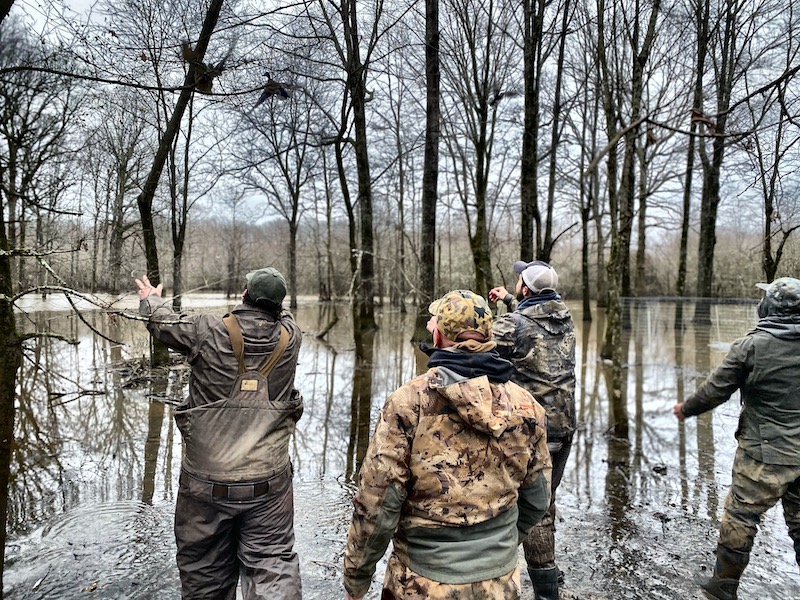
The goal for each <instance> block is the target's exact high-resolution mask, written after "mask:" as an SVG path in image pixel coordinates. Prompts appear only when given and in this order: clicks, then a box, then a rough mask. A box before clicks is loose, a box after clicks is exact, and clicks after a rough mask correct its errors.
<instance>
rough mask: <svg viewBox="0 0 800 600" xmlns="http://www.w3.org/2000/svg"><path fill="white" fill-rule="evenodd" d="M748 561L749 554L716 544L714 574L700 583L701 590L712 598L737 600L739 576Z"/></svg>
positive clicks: (713, 599)
mask: <svg viewBox="0 0 800 600" xmlns="http://www.w3.org/2000/svg"><path fill="white" fill-rule="evenodd" d="M749 561H750V554H748V553H747V552H738V551H736V550H731V549H730V548H727V547H725V546H722V545H717V562H716V564H715V565H714V574H713V575H712V576H711V577H710V578H709V579H708V580H706V581H705V582H703V583H702V584H700V587H702V588H703V592H704V593H705V595H706V596H707V597H708V598H711V599H712V600H737V599H738V596H737V593H736V592H737V590H738V589H739V578H740V577H741V576H742V572H743V571H744V568H745V567H746V566H747V563H748V562H749Z"/></svg>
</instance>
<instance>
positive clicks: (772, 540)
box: [4, 296, 800, 600]
mask: <svg viewBox="0 0 800 600" xmlns="http://www.w3.org/2000/svg"><path fill="white" fill-rule="evenodd" d="M572 305H573V306H575V307H576V310H575V313H576V314H575V324H576V328H577V329H578V336H579V338H578V340H579V343H578V348H577V354H578V356H577V359H578V360H577V375H578V389H577V392H576V393H577V397H576V403H577V412H578V420H579V430H578V432H577V434H576V437H575V440H574V444H573V450H572V454H571V456H570V462H569V464H568V466H567V470H566V472H565V475H564V480H563V482H562V485H561V487H560V488H559V504H560V512H559V515H558V520H557V526H558V533H557V543H558V556H559V559H558V560H559V566H560V567H561V569H562V570H563V571H564V572H565V576H566V588H567V589H568V590H570V591H572V592H573V593H574V597H579V598H598V597H599V598H608V599H615V600H616V599H621V598H637V599H638V598H641V599H644V598H647V599H652V598H656V599H657V598H664V599H672V598H674V599H677V598H685V597H694V596H695V595H696V586H695V585H694V584H693V582H692V579H693V577H694V576H695V574H697V573H698V572H699V570H700V568H701V567H703V566H706V567H708V566H710V565H711V563H712V552H713V549H714V547H715V545H716V535H717V527H718V519H719V514H720V510H721V497H720V493H722V494H724V493H726V492H727V487H728V485H729V483H730V466H731V462H732V458H733V452H734V450H735V440H734V437H733V433H734V431H735V428H736V419H737V415H738V405H737V404H736V402H735V400H734V401H731V402H729V403H728V404H726V405H724V406H722V407H720V408H719V409H717V411H716V412H715V413H714V414H713V415H707V416H706V417H705V418H701V419H692V420H689V421H687V422H686V423H685V424H679V423H678V422H677V421H676V420H675V419H674V417H673V416H672V412H671V409H672V406H673V404H675V403H676V402H679V401H682V400H683V399H684V397H685V396H687V395H688V394H689V393H690V392H691V391H692V390H693V389H694V388H695V386H696V385H697V383H698V382H699V381H702V380H703V379H704V378H705V376H706V375H707V374H708V372H709V370H710V369H712V368H713V367H714V366H716V365H717V364H719V362H720V361H721V359H722V357H723V356H724V354H725V351H726V347H725V346H726V344H728V343H730V342H731V341H732V340H733V339H735V338H736V337H738V336H740V335H742V334H743V333H744V332H746V331H747V330H748V329H749V328H750V327H752V325H753V322H754V319H755V311H754V305H753V304H742V305H719V306H712V308H711V317H712V319H711V320H712V324H711V326H710V327H707V326H702V327H700V326H696V325H693V324H686V325H685V327H675V326H674V315H675V312H676V311H675V309H676V307H675V306H674V305H672V304H666V303H661V304H659V303H650V304H647V303H637V304H636V305H635V306H632V312H631V329H630V330H629V331H626V332H625V335H624V336H623V344H625V348H626V350H625V352H624V353H623V355H625V356H627V357H628V358H627V363H626V364H625V365H623V368H624V372H623V375H624V376H623V389H622V390H621V394H619V396H618V397H619V398H620V402H618V404H617V405H616V406H610V405H609V401H608V398H609V394H608V392H607V387H606V381H607V379H606V377H607V366H606V365H604V363H603V362H602V361H601V360H600V358H599V357H600V348H601V346H602V342H603V340H602V338H603V336H602V331H603V327H604V320H603V313H602V312H601V311H594V316H595V321H594V322H593V323H591V324H586V323H583V321H582V320H581V315H580V312H579V310H577V307H578V303H572ZM131 307H133V303H131ZM185 307H187V308H189V309H191V310H204V311H209V312H214V313H219V314H221V313H222V312H224V311H225V310H227V308H228V304H227V302H226V301H225V300H224V299H223V298H221V297H216V296H205V297H196V298H187V299H186V303H185ZM42 308H43V307H37V306H36V305H35V304H32V305H31V306H30V307H29V312H27V313H26V314H25V315H24V316H22V315H21V317H20V325H21V327H23V328H25V330H26V331H39V332H50V333H56V334H59V335H61V336H64V337H73V338H76V339H79V340H80V344H79V345H77V346H72V345H68V344H66V343H64V342H63V341H60V340H57V339H54V338H44V339H42V340H40V342H39V343H38V344H37V346H36V347H35V349H34V348H33V347H31V349H29V350H28V351H26V353H25V361H24V364H23V367H22V369H21V371H20V384H19V397H18V411H19V412H18V417H17V423H16V431H17V433H16V452H15V454H14V462H13V464H12V465H11V486H10V490H9V493H10V497H9V514H8V522H9V543H8V548H7V553H6V564H5V575H4V583H5V590H4V595H5V597H6V598H11V599H22V598H34V597H35V598H66V599H70V598H78V597H83V596H84V595H85V593H86V592H84V591H83V590H87V591H88V590H94V593H95V596H96V597H99V598H143V599H144V598H155V599H162V598H163V599H177V598H179V597H180V593H179V583H178V575H177V568H176V567H175V565H174V551H175V550H174V541H173V537H172V515H173V503H174V485H175V479H176V478H177V473H178V470H179V467H180V456H181V445H180V444H181V442H180V436H179V435H176V433H175V428H174V424H173V419H172V411H173V405H174V403H175V402H177V401H178V400H179V399H180V397H181V395H182V393H183V387H184V385H185V383H186V378H187V375H188V371H187V369H186V367H185V365H183V364H182V363H180V362H179V361H176V362H175V364H174V365H173V366H172V367H171V368H170V369H169V370H167V371H165V372H160V373H150V372H149V371H148V370H147V369H146V368H145V365H146V357H147V352H148V346H149V343H148V337H147V332H146V330H145V328H144V327H143V325H142V324H141V323H140V322H135V321H129V320H124V319H111V318H109V317H108V316H107V315H104V314H101V313H99V312H87V313H85V314H84V318H85V319H86V320H88V321H89V322H90V323H92V325H93V326H94V327H96V328H97V329H98V330H99V331H101V332H102V334H103V336H97V335H94V334H92V333H91V332H90V330H89V329H88V328H87V327H86V326H85V325H84V324H83V323H81V322H80V321H79V320H78V319H77V318H76V317H75V316H73V315H70V314H69V313H68V312H66V311H53V310H44V309H42ZM44 308H46V307H44ZM689 312H691V311H689ZM411 313H413V311H411V312H410V313H406V314H402V313H400V312H399V311H388V310H387V311H385V312H384V313H383V314H381V315H379V326H380V328H379V329H378V331H376V332H374V333H370V334H368V335H365V336H364V337H363V338H362V339H361V340H360V341H359V343H358V344H354V342H353V333H352V322H351V321H350V314H351V311H350V310H349V309H348V308H347V307H345V306H339V307H337V306H335V305H320V304H319V303H316V302H311V301H308V302H306V303H303V302H302V301H301V305H300V307H299V308H298V310H297V320H298V323H299V324H300V326H301V328H302V329H303V332H304V341H303V347H302V351H301V355H300V363H299V366H298V374H297V381H296V384H297V386H298V388H300V390H301V392H302V393H303V397H304V399H305V412H304V414H303V417H302V419H301V420H300V422H299V423H298V429H297V434H296V436H295V438H294V440H293V442H292V448H291V451H292V459H293V464H294V470H295V515H296V517H295V519H296V530H297V531H296V533H297V551H298V553H299V555H300V557H301V568H302V575H303V586H304V590H303V596H304V598H319V599H326V600H327V599H329V598H337V597H342V596H343V590H342V587H341V583H340V581H341V566H340V565H341V557H342V551H343V544H344V539H345V533H346V529H347V526H348V524H349V518H350V512H351V505H350V499H351V497H352V494H353V491H354V480H355V477H356V473H357V470H358V466H359V465H360V463H361V460H362V459H363V456H364V453H365V452H366V447H367V444H368V442H369V436H370V434H371V431H372V428H373V427H374V424H375V421H376V418H377V415H378V411H379V410H380V407H381V406H382V404H383V401H384V399H385V398H386V396H387V395H388V394H389V393H391V392H392V391H393V390H394V389H395V388H396V387H397V386H398V385H400V384H401V383H402V382H404V381H406V380H407V379H410V378H411V377H413V376H414V375H415V374H417V373H418V372H420V370H421V369H424V364H425V362H424V355H422V354H421V353H420V352H419V351H418V350H417V349H416V348H415V347H413V346H412V345H411V343H410V342H409V340H410V339H411V337H412V332H413V326H414V322H413V320H414V319H413V314H411ZM598 332H599V333H598ZM321 333H324V336H322V337H318V335H317V334H321ZM113 340H119V341H120V342H123V344H119V343H115V342H114V341H113ZM382 569H383V565H379V574H378V575H379V576H380V575H381V571H382ZM523 577H525V576H524V575H523ZM523 584H524V586H525V594H526V595H524V596H523V597H524V598H531V597H532V593H531V591H530V585H529V583H528V582H527V580H525V579H523ZM377 587H378V586H377V585H374V586H373V589H372V591H371V594H370V595H369V596H368V598H373V599H374V598H377V597H378V596H379V593H378V591H377ZM755 590H758V592H757V593H756V592H755ZM741 593H742V597H758V598H760V599H766V600H777V599H784V598H797V597H800V576H798V571H797V566H796V564H795V561H794V554H793V550H792V546H791V542H790V541H789V537H788V535H787V534H786V531H785V525H784V524H783V518H782V514H781V513H780V508H777V509H775V510H773V511H771V512H770V513H768V515H767V517H766V519H765V520H764V523H763V527H762V530H761V531H760V533H759V535H758V537H757V538H756V547H755V549H754V553H753V560H752V562H751V565H750V567H748V569H747V571H746V572H745V577H744V580H743V582H742V586H741Z"/></svg>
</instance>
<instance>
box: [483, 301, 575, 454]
mask: <svg viewBox="0 0 800 600" xmlns="http://www.w3.org/2000/svg"><path fill="white" fill-rule="evenodd" d="M492 332H493V333H494V340H495V342H497V351H498V352H499V353H500V356H502V357H503V358H507V359H508V360H510V361H511V362H512V363H513V364H514V371H515V372H514V375H513V377H512V380H513V381H514V382H516V383H518V384H519V385H521V386H522V387H524V388H525V389H526V390H528V391H529V392H530V393H531V394H533V396H534V398H536V400H538V401H539V402H540V403H541V405H542V406H544V408H545V410H546V411H547V435H548V437H549V438H551V439H555V438H559V437H563V436H566V435H570V434H571V433H572V432H573V431H574V430H575V328H574V326H573V323H572V316H571V315H570V312H569V309H568V308H567V306H566V305H565V304H564V303H563V302H562V301H561V300H547V301H545V302H535V301H531V300H530V299H528V300H525V301H523V302H521V303H520V304H519V306H518V307H517V310H515V311H513V312H508V313H505V314H503V315H499V316H497V317H495V319H494V323H493V326H492Z"/></svg>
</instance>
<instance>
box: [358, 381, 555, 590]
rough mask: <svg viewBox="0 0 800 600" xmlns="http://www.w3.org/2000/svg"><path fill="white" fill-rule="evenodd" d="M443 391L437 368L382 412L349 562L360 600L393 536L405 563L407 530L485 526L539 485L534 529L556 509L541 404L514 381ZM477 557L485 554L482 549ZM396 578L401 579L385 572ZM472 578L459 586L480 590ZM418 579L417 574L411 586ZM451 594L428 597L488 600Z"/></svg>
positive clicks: (362, 483)
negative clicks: (541, 492) (552, 506)
mask: <svg viewBox="0 0 800 600" xmlns="http://www.w3.org/2000/svg"><path fill="white" fill-rule="evenodd" d="M442 385H443V379H442V377H441V376H440V375H439V373H438V369H437V368H432V369H430V370H429V371H428V372H427V373H425V374H423V375H420V376H419V377H417V378H415V379H413V380H411V381H410V382H408V383H407V384H405V385H403V386H402V387H400V388H399V389H398V390H397V391H395V392H394V393H393V394H392V395H391V396H390V397H389V398H388V399H387V401H386V403H385V405H384V407H383V410H382V412H381V416H380V419H379V421H378V424H377V426H376V429H375V433H374V435H373V437H372V439H371V440H370V446H369V449H368V450H367V456H366V458H365V460H364V463H363V465H362V467H361V471H360V477H359V490H358V493H357V494H356V496H355V498H354V499H353V505H354V509H355V510H354V513H353V521H352V524H351V526H350V531H349V533H348V537H347V547H346V551H345V557H344V572H345V587H346V589H347V590H348V592H349V593H350V594H351V595H353V596H354V597H356V598H358V597H361V596H363V595H364V594H365V593H366V591H367V590H368V589H369V584H370V580H371V577H372V575H373V574H374V572H375V563H376V562H377V561H378V560H379V559H380V557H381V556H382V555H383V553H384V552H385V549H386V547H387V545H388V543H389V540H390V539H391V538H392V536H393V535H394V534H395V531H397V535H396V536H395V544H394V553H395V555H396V556H397V557H398V560H400V561H401V563H402V564H406V565H407V564H410V563H409V560H408V557H407V556H404V553H405V552H406V546H405V544H403V542H402V540H403V533H404V532H405V531H409V530H415V528H428V529H430V528H444V527H446V528H449V530H450V531H452V530H453V528H469V527H470V526H474V525H478V524H481V523H485V522H487V521H490V520H491V519H495V518H498V517H501V516H502V515H504V514H505V513H506V512H507V511H509V510H515V509H516V507H517V504H518V503H517V500H518V497H519V491H520V488H527V487H534V485H535V484H536V483H537V482H541V483H543V484H544V485H545V486H546V488H545V493H544V496H543V497H542V499H541V504H542V505H541V506H540V507H537V511H538V512H537V513H536V517H535V519H534V522H535V521H536V520H538V519H539V518H540V517H541V514H542V513H543V512H544V510H546V509H547V506H548V505H549V494H548V493H547V492H546V489H547V488H549V485H550V471H551V463H550V454H549V451H548V449H547V443H546V436H545V429H544V423H545V419H546V417H545V414H544V410H543V409H542V407H541V406H540V405H539V404H538V403H536V402H535V401H534V399H533V398H532V397H531V395H530V394H529V393H528V392H526V391H525V390H524V389H522V388H521V387H519V386H517V385H516V384H514V383H512V382H507V383H490V382H489V380H488V379H487V378H486V376H481V377H476V378H472V379H465V380H462V381H459V382H457V383H453V384H451V385H447V386H445V387H442ZM542 478H544V479H542ZM519 510H520V515H519V519H520V521H522V520H523V519H525V518H530V515H523V511H527V510H528V509H527V508H526V507H525V506H524V505H522V504H520V507H519ZM512 527H513V524H512ZM528 530H529V527H527V528H526V531H525V533H527V531H528ZM514 535H515V536H516V533H514ZM516 543H517V541H516V538H515V543H514V547H516ZM477 545H478V546H480V544H477ZM476 551H477V553H478V555H480V554H481V549H480V548H478V549H477V550H476ZM485 554H489V553H486V552H485ZM412 558H413V557H412ZM485 558H486V560H487V561H488V562H489V563H490V562H491V560H492V556H486V557H485ZM513 561H514V562H516V553H515V551H514V556H513ZM513 568H514V564H511V566H510V567H509V569H508V571H511V570H512V569H513ZM508 571H505V572H504V573H503V574H504V575H505V574H507V573H508ZM395 572H397V573H398V574H399V573H400V571H391V570H390V571H389V572H388V573H389V575H391V574H392V573H395ZM469 576H470V574H469V573H466V574H465V577H466V578H467V581H466V582H462V583H474V582H470V581H469V580H468V579H469ZM404 577H405V575H404ZM501 579H503V578H501ZM421 581H422V580H421V579H419V578H414V577H412V578H411V579H409V585H412V586H416V585H418V584H420V582H421ZM426 585H427V584H426ZM448 585H452V584H448ZM487 585H490V584H487ZM498 585H501V586H506V585H507V583H501V584H498ZM387 587H388V588H389V589H390V590H392V593H393V594H395V597H397V598H414V597H417V596H414V595H413V594H414V593H416V592H414V591H413V589H415V588H413V589H412V588H409V591H408V593H409V594H412V595H404V594H406V592H405V591H404V590H405V585H404V584H403V583H402V582H401V581H400V580H396V579H392V580H391V581H390V582H388V583H387ZM467 587H469V586H467ZM479 587H480V586H479ZM490 587H491V586H490ZM447 588H448V586H447V585H443V586H439V587H437V590H436V592H435V594H436V595H434V596H426V597H434V598H439V597H441V598H450V597H452V598H461V597H465V598H466V597H471V598H479V597H483V596H460V595H455V596H447V595H443V594H446V590H447ZM427 589H428V591H430V592H431V593H434V592H433V590H432V589H431V587H430V586H429V585H428V587H427ZM453 589H456V588H453ZM459 589H460V588H459ZM464 589H467V588H464ZM488 597H493V598H505V597H509V598H511V597H514V596H513V595H509V596H506V595H505V592H503V593H500V594H498V595H493V596H487V598H488Z"/></svg>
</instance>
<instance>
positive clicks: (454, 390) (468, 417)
mask: <svg viewBox="0 0 800 600" xmlns="http://www.w3.org/2000/svg"><path fill="white" fill-rule="evenodd" d="M428 373H429V376H430V383H429V385H430V387H431V388H432V389H434V390H435V391H436V392H438V393H439V395H441V396H443V397H444V398H445V399H447V401H448V404H449V405H450V407H451V408H452V409H453V410H454V411H455V412H456V414H457V415H458V416H459V417H461V419H462V420H463V421H464V422H465V423H467V424H468V425H469V426H470V427H472V428H473V429H475V430H476V431H480V432H482V433H485V434H488V435H491V436H492V437H494V438H499V437H500V436H501V435H503V433H504V432H505V431H506V430H507V429H510V428H511V427H515V426H519V425H520V424H521V423H522V417H521V416H519V415H518V414H517V413H516V411H515V410H514V404H513V402H512V401H511V398H510V397H509V394H508V390H507V389H506V385H504V384H496V383H490V382H489V378H488V377H487V376H486V375H482V376H480V377H472V378H467V377H464V376H463V375H459V374H458V373H456V372H455V371H453V370H451V369H449V368H448V367H434V368H432V369H431V370H430V371H428Z"/></svg>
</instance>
